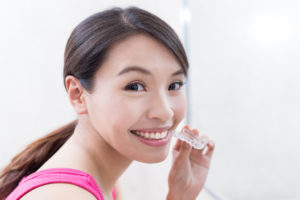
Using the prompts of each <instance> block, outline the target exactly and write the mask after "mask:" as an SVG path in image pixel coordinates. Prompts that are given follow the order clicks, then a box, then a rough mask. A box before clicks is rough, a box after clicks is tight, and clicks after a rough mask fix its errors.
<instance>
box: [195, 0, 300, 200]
mask: <svg viewBox="0 0 300 200" xmlns="http://www.w3.org/2000/svg"><path fill="white" fill-rule="evenodd" d="M190 7H191V9H192V11H191V12H192V20H191V22H190V26H191V30H190V41H191V48H190V51H191V57H190V58H191V83H192V84H191V91H192V93H191V95H192V98H191V101H192V102H191V104H192V113H191V114H192V116H191V119H192V125H193V126H197V127H199V129H200V133H201V132H202V133H206V134H208V135H210V136H211V137H212V138H214V139H215V140H216V143H217V146H216V152H215V157H214V160H213V165H212V169H211V172H210V175H209V179H208V184H209V185H210V187H212V188H213V189H214V190H215V191H217V192H218V193H220V194H221V195H223V196H225V197H227V198H229V199H237V200H239V199H243V200H254V199H259V200H260V199H264V200H265V199H267V200H274V199H300V190H299V186H300V185H299V178H300V172H299V169H300V159H299V158H300V146H299V142H300V126H299V124H300V78H299V77H300V68H299V67H300V56H299V55H300V54H299V53H300V46H299V45H300V39H299V35H300V20H299V19H300V13H299V10H300V1H297V0H272V1H269V0H231V1H220V0H198V1H196V0H194V1H190Z"/></svg>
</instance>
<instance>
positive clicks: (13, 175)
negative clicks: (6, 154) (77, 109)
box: [0, 120, 78, 200]
mask: <svg viewBox="0 0 300 200" xmlns="http://www.w3.org/2000/svg"><path fill="white" fill-rule="evenodd" d="M77 122H78V120H74V121H72V122H70V123H69V124H67V125H65V126H62V127H61V128H59V129H57V130H55V131H53V132H51V133H49V134H48V135H46V136H45V137H43V138H40V139H38V140H36V141H34V142H32V143H31V144H30V145H28V146H27V147H26V148H25V149H24V150H23V151H22V152H20V153H19V154H17V155H16V156H15V157H14V158H13V159H12V160H11V162H10V163H9V164H8V165H7V166H6V167H5V168H4V169H3V170H2V171H1V172H0V200H4V199H5V198H6V197H7V196H8V195H9V194H10V193H11V192H12V191H13V190H14V189H15V188H16V187H17V186H18V183H19V182H20V181H21V180H22V178H23V177H25V176H28V175H29V174H31V173H33V172H35V171H36V170H38V169H39V168H40V167H41V166H42V165H43V164H44V163H45V162H46V161H47V160H48V159H49V158H50V157H51V156H52V155H53V154H54V153H55V152H56V151H57V150H58V149H59V148H60V147H61V146H62V145H63V144H64V143H65V142H66V141H67V140H68V139H69V138H70V137H71V135H72V134H73V132H74V130H75V127H76V125H77Z"/></svg>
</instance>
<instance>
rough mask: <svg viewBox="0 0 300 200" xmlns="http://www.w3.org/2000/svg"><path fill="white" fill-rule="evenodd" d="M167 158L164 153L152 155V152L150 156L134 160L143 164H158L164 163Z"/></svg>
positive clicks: (166, 153) (166, 154)
mask: <svg viewBox="0 0 300 200" xmlns="http://www.w3.org/2000/svg"><path fill="white" fill-rule="evenodd" d="M167 157H168V152H164V153H154V152H152V153H151V154H150V155H142V156H141V157H139V158H136V159H135V160H136V161H138V162H143V163H159V162H162V161H164V160H165V159H166V158H167Z"/></svg>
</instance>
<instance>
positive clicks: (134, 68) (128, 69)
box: [118, 66, 184, 76]
mask: <svg viewBox="0 0 300 200" xmlns="http://www.w3.org/2000/svg"><path fill="white" fill-rule="evenodd" d="M128 72H139V73H142V74H145V75H152V73H151V72H150V71H148V70H146V69H144V68H142V67H139V66H128V67H126V68H125V69H123V70H122V71H120V72H119V73H118V76H120V75H122V74H125V73H128ZM180 74H184V71H183V69H180V70H178V71H176V72H174V73H172V76H177V75H180Z"/></svg>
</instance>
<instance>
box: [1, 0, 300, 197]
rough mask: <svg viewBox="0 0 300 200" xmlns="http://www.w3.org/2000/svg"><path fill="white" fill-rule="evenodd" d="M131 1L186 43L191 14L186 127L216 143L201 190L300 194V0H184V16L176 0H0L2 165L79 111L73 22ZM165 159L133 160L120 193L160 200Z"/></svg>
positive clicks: (231, 194)
mask: <svg viewBox="0 0 300 200" xmlns="http://www.w3.org/2000/svg"><path fill="white" fill-rule="evenodd" d="M129 5H135V6H139V7H141V8H144V9H146V10H148V11H150V12H152V13H154V14H156V15H158V16H159V17H161V18H162V19H164V20H165V21H166V22H167V23H169V24H170V25H171V26H172V27H173V28H174V29H175V31H176V32H177V33H178V34H179V36H180V37H181V38H182V39H183V40H184V37H183V36H184V35H183V20H182V19H183V16H185V17H186V18H185V19H186V20H188V19H189V21H188V22H187V23H188V24H187V25H188V26H187V27H188V32H187V35H186V36H188V42H189V45H188V47H189V48H188V49H187V50H188V52H189V58H190V64H191V71H190V85H189V89H190V108H191V112H190V120H191V125H192V127H195V128H198V129H199V130H200V133H203V134H207V135H209V136H210V137H211V138H212V139H214V140H215V142H216V144H217V146H216V151H215V155H214V159H213V162H212V169H211V171H210V174H209V177H208V181H207V189H209V190H212V191H213V192H214V193H215V194H216V195H217V196H218V197H219V198H220V199H236V200H240V199H243V200H260V199H262V200H266V199H267V200H268V199H270V200H292V199H300V190H299V186H300V184H299V182H300V181H299V180H300V173H299V169H300V159H299V158H300V148H299V142H300V135H299V133H300V127H299V122H300V79H299V75H300V69H299V66H300V56H299V53H300V46H299V45H300V39H299V35H300V20H299V19H300V14H299V10H300V1H298V0H272V1H270V0H248V1H246V0H230V1H221V0H190V1H189V4H188V8H190V11H186V12H184V13H185V14H184V15H182V9H183V7H184V3H183V1H181V0H173V1H172V0H165V1H161V0H160V1H158V0H152V1H145V0H132V1H129V0H118V1H117V0H115V1H113V2H112V1H108V0H102V1H96V0H85V1H79V0H73V1H71V0H52V1H38V0H27V1H22V0H10V1H8V0H6V1H5V0H2V1H0V22H1V29H0V91H1V98H0V105H2V109H1V114H0V136H1V139H0V166H1V167H2V166H4V165H5V164H7V163H8V162H9V160H10V159H11V158H12V157H13V156H14V155H15V154H16V153H18V152H19V151H20V150H22V148H24V147H25V145H27V144H28V143H30V142H31V141H33V140H34V139H37V138H39V137H41V136H43V135H45V134H46V133H48V132H50V131H52V130H53V129H56V128H58V127H59V126H61V125H64V124H65V123H67V122H69V121H71V120H73V119H75V118H76V115H75V112H74V111H73V109H72V107H71V105H70V103H69V101H68V98H67V95H66V92H65V90H64V86H63V79H62V77H63V76H62V70H63V53H64V48H65V44H66V42H67V39H68V37H69V35H70V33H71V31H72V29H73V28H74V27H75V26H76V25H77V24H78V23H79V22H80V21H82V20H83V19H85V18H86V17H88V16H89V15H91V14H93V13H95V12H98V11H101V10H103V9H106V8H110V7H112V6H121V7H124V6H129ZM170 158H171V157H170V156H169V157H168V159H167V160H166V161H164V162H162V163H159V164H152V165H146V164H141V163H134V164H133V165H132V166H131V167H130V168H129V170H128V171H127V172H126V173H125V174H124V176H123V177H122V179H121V180H122V183H123V187H124V188H123V190H124V191H123V193H124V197H125V199H132V200H137V199H143V200H148V199H149V200H150V199H151V200H152V199H164V197H165V195H166V193H167V176H168V170H169V167H170V162H171V161H170ZM205 193H206V192H205V191H203V192H202V193H201V194H200V196H199V199H208V197H206V196H205ZM201 195H202V196H201Z"/></svg>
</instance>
